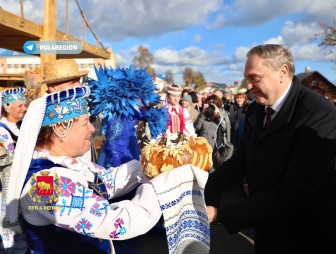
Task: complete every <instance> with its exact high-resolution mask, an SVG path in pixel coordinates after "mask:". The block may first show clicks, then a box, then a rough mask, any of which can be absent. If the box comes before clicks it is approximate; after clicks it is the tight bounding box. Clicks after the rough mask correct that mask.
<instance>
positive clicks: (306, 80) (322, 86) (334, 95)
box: [296, 71, 336, 103]
mask: <svg viewBox="0 0 336 254" xmlns="http://www.w3.org/2000/svg"><path fill="white" fill-rule="evenodd" d="M296 76H297V78H298V79H299V80H300V82H301V84H302V85H304V86H306V87H308V88H310V89H312V90H314V91H316V92H318V93H319V94H321V95H322V96H324V97H326V98H327V99H329V100H331V101H332V102H334V103H335V102H336V86H335V85H334V84H333V83H331V82H330V81H329V80H328V79H327V78H325V77H324V76H323V75H322V74H321V73H319V72H318V71H310V72H304V73H300V74H298V75H296Z"/></svg>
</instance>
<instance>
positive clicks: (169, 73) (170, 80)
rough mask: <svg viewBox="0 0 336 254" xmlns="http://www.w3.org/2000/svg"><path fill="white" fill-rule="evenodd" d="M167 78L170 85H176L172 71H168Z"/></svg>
mask: <svg viewBox="0 0 336 254" xmlns="http://www.w3.org/2000/svg"><path fill="white" fill-rule="evenodd" d="M165 76H166V78H167V81H168V83H169V84H174V74H173V72H172V71H171V70H167V71H166V73H165Z"/></svg>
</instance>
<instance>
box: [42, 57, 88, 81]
mask: <svg viewBox="0 0 336 254" xmlns="http://www.w3.org/2000/svg"><path fill="white" fill-rule="evenodd" d="M43 71H44V76H43V80H42V81H41V83H44V84H52V83H59V82H63V81H68V80H72V79H75V78H80V77H83V76H84V75H86V74H88V71H79V69H78V65H77V63H76V61H75V60H73V59H57V60H55V61H50V62H46V63H45V64H44V68H43Z"/></svg>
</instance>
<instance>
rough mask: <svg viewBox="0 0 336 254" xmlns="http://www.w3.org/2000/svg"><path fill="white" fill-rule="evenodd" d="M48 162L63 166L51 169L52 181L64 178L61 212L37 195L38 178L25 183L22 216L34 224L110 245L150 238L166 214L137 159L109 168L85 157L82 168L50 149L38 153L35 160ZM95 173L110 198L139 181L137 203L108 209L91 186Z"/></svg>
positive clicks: (60, 202) (131, 202)
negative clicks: (63, 229)
mask: <svg viewBox="0 0 336 254" xmlns="http://www.w3.org/2000/svg"><path fill="white" fill-rule="evenodd" d="M37 158H45V159H48V160H50V161H52V162H54V163H56V164H60V165H63V166H64V167H65V168H63V167H53V168H50V169H48V170H47V171H48V172H49V176H53V177H54V178H57V177H59V179H60V184H59V186H58V187H59V188H60V189H59V190H60V195H59V197H58V200H57V202H56V203H55V207H56V209H50V204H48V203H47V202H43V199H38V198H37V197H36V196H34V195H36V191H35V190H36V186H34V183H35V185H36V181H35V182H34V181H33V180H34V177H36V176H41V171H40V172H38V173H36V174H35V175H33V176H32V177H31V178H30V180H29V181H28V182H27V183H26V184H25V186H24V188H23V191H22V194H21V197H20V211H21V214H22V215H23V217H24V219H25V220H26V221H27V222H29V223H30V224H32V225H38V226H43V225H48V224H54V225H56V226H59V227H62V228H67V229H69V230H72V231H75V232H78V233H81V234H86V235H90V236H92V237H96V238H101V239H108V240H115V239H118V240H124V239H128V238H132V237H135V236H138V235H141V234H144V233H146V232H147V231H148V230H149V229H151V228H152V227H153V226H154V225H155V224H156V222H157V221H158V220H159V219H160V216H161V210H160V206H159V203H158V197H157V195H156V193H155V191H154V188H153V186H152V185H151V184H150V183H147V182H146V181H147V178H146V177H145V176H144V175H143V173H142V169H141V164H140V162H138V161H136V160H133V161H130V162H128V163H126V164H123V165H121V166H119V167H116V168H110V169H105V168H102V167H100V166H98V165H96V164H94V163H92V162H89V161H87V160H86V159H85V158H84V157H80V158H77V159H76V160H77V163H75V164H72V162H73V160H72V159H70V158H67V157H64V156H63V157H54V156H51V155H50V154H49V153H48V151H47V150H44V151H42V152H36V151H35V152H34V156H33V159H37ZM94 173H97V174H98V175H99V178H100V179H101V180H102V181H103V182H104V184H105V185H106V188H107V192H108V196H109V199H111V198H115V197H118V196H121V195H123V194H126V193H127V192H129V191H130V190H131V189H133V188H134V187H135V186H137V185H138V184H139V183H140V182H141V183H142V184H141V185H140V187H138V189H137V193H136V195H135V197H134V198H133V199H132V200H124V201H120V202H117V203H112V204H109V202H108V200H106V199H104V198H102V197H101V196H98V195H96V194H95V193H94V192H93V191H92V190H91V189H89V187H88V181H90V182H93V180H94Z"/></svg>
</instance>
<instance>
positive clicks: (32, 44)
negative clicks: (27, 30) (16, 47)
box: [23, 41, 83, 55]
mask: <svg viewBox="0 0 336 254" xmlns="http://www.w3.org/2000/svg"><path fill="white" fill-rule="evenodd" d="M23 50H24V52H25V53H26V54H57V55H59V54H79V53H80V52H82V50H83V45H82V43H81V42H80V41H27V42H25V44H24V45H23Z"/></svg>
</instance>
